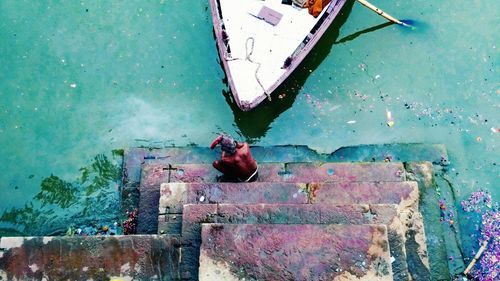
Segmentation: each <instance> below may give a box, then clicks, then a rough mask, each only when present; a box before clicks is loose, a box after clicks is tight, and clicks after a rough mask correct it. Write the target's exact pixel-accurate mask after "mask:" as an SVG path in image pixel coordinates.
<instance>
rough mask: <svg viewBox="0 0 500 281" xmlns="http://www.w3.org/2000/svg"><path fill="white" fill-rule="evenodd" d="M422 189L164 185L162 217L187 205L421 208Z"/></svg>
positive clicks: (396, 185)
mask: <svg viewBox="0 0 500 281" xmlns="http://www.w3.org/2000/svg"><path fill="white" fill-rule="evenodd" d="M418 197H419V196H418V185H417V183H416V182H413V181H405V182H331V183H283V182H253V183H162V184H161V186H160V202H159V214H160V215H162V214H180V213H182V207H183V205H185V204H222V203H234V204H258V203H268V204H273V203H275V204H287V203H288V204H333V205H348V204H397V205H401V206H400V208H401V209H404V208H407V207H410V206H417V205H418Z"/></svg>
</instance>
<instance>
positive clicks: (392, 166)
mask: <svg viewBox="0 0 500 281" xmlns="http://www.w3.org/2000/svg"><path fill="white" fill-rule="evenodd" d="M220 180H221V175H220V173H219V172H218V171H217V170H216V169H214V168H213V167H212V165H210V164H179V165H177V164H169V165H164V164H158V163H150V164H144V165H143V166H142V174H141V183H140V187H139V194H140V195H139V203H138V205H139V214H138V226H137V232H138V233H142V234H155V233H157V227H156V223H155V222H156V220H157V217H158V202H159V199H160V185H161V184H162V183H169V182H187V183H192V182H198V183H201V182H218V181H220ZM404 180H405V172H404V167H403V165H402V163H264V164H261V165H260V167H259V178H258V181H259V182H299V183H300V182H305V183H308V182H318V183H321V182H340V181H348V182H362V181H384V182H394V181H404Z"/></svg>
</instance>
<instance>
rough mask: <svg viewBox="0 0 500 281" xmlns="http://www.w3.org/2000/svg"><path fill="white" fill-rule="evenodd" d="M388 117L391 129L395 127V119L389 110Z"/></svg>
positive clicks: (388, 124)
mask: <svg viewBox="0 0 500 281" xmlns="http://www.w3.org/2000/svg"><path fill="white" fill-rule="evenodd" d="M386 115H387V126H389V127H392V126H394V118H393V117H392V113H391V112H390V111H389V110H386Z"/></svg>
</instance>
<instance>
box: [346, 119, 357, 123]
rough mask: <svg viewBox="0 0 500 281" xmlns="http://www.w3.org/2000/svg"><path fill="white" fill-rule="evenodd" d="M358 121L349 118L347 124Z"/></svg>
mask: <svg viewBox="0 0 500 281" xmlns="http://www.w3.org/2000/svg"><path fill="white" fill-rule="evenodd" d="M355 123H356V120H349V121H347V124H355Z"/></svg>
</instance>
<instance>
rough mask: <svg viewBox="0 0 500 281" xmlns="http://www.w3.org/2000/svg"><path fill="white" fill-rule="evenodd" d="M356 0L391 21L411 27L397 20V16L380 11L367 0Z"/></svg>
mask: <svg viewBox="0 0 500 281" xmlns="http://www.w3.org/2000/svg"><path fill="white" fill-rule="evenodd" d="M357 1H358V2H359V3H361V4H362V5H363V6H365V7H367V8H368V9H370V10H372V11H374V12H375V13H377V14H379V15H381V16H383V17H384V18H386V19H387V20H389V21H392V22H393V23H397V24H399V25H402V26H407V27H412V26H411V25H409V24H407V23H404V22H402V21H400V20H398V19H397V18H395V17H393V16H391V15H389V14H388V13H386V12H384V11H382V10H381V9H379V8H377V7H375V6H374V5H373V4H371V3H370V2H368V1H366V0H357Z"/></svg>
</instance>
